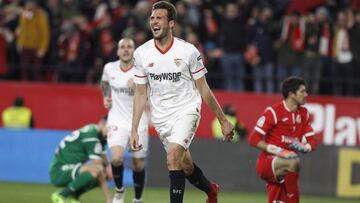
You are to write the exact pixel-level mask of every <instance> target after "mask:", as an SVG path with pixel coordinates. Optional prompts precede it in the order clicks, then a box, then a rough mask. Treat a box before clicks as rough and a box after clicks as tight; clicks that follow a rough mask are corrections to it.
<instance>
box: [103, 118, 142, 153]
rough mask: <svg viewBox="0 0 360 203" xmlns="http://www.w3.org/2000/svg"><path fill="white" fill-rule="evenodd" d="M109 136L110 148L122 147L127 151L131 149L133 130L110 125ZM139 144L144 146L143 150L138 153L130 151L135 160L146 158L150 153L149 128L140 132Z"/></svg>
mask: <svg viewBox="0 0 360 203" xmlns="http://www.w3.org/2000/svg"><path fill="white" fill-rule="evenodd" d="M107 128H108V136H107V143H108V146H109V148H111V147H115V146H121V147H123V148H124V149H125V150H126V149H129V148H130V137H131V129H129V128H125V127H122V126H120V125H113V124H110V123H108V126H107ZM138 133H139V144H140V145H142V147H143V148H142V149H141V150H140V151H137V152H133V151H130V154H131V155H132V157H134V158H145V157H146V156H147V153H148V145H149V130H148V128H142V129H140V128H139V130H138Z"/></svg>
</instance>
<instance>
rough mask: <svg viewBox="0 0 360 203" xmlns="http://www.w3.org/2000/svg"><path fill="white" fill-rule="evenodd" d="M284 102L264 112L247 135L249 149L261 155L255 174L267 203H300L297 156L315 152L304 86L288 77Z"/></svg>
mask: <svg viewBox="0 0 360 203" xmlns="http://www.w3.org/2000/svg"><path fill="white" fill-rule="evenodd" d="M281 91H282V96H283V98H284V100H283V101H281V102H279V103H277V104H275V105H273V106H270V107H268V108H266V109H265V111H264V113H263V115H262V116H261V117H260V118H259V120H258V121H257V123H256V126H255V128H254V130H253V131H252V133H251V134H250V138H249V143H250V145H252V146H254V147H257V148H259V149H261V150H263V151H262V153H261V154H260V155H259V157H258V160H257V163H256V171H257V174H258V175H259V176H260V178H262V179H263V180H264V181H265V182H266V188H267V191H268V202H269V203H273V202H286V203H298V202H299V167H300V160H299V158H298V152H302V153H308V152H311V151H313V150H315V149H316V146H317V143H316V140H315V139H314V131H313V129H312V127H311V126H310V115H309V112H308V111H307V109H306V108H304V107H302V105H303V104H305V99H306V97H307V96H308V94H307V92H306V83H305V81H304V80H303V79H302V78H299V77H289V78H287V79H286V80H285V81H283V83H282V87H281Z"/></svg>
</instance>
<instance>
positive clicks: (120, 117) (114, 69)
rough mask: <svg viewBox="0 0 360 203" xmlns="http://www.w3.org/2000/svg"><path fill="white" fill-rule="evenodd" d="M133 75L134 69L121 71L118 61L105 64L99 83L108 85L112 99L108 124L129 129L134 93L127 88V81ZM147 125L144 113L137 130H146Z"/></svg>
mask: <svg viewBox="0 0 360 203" xmlns="http://www.w3.org/2000/svg"><path fill="white" fill-rule="evenodd" d="M134 73H135V68H134V67H132V68H130V69H128V70H126V71H123V70H121V68H120V60H118V61H115V62H110V63H107V64H105V66H104V70H103V74H102V77H101V81H104V82H108V83H109V84H110V87H111V99H112V106H111V109H110V111H109V115H108V124H114V125H115V124H116V125H120V126H123V127H126V128H129V129H130V128H131V121H132V113H133V98H134V91H133V90H132V89H131V88H130V87H129V86H128V81H129V80H130V79H131V78H134ZM148 124H149V123H148V118H147V116H146V113H143V115H142V117H141V120H140V126H139V128H140V129H144V128H148Z"/></svg>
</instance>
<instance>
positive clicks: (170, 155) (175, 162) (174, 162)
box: [166, 149, 180, 168]
mask: <svg viewBox="0 0 360 203" xmlns="http://www.w3.org/2000/svg"><path fill="white" fill-rule="evenodd" d="M166 159H167V164H168V167H169V168H174V167H175V168H179V167H180V153H179V152H178V151H177V150H176V149H169V150H168V152H167V157H166Z"/></svg>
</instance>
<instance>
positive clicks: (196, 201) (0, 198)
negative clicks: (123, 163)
mask: <svg viewBox="0 0 360 203" xmlns="http://www.w3.org/2000/svg"><path fill="white" fill-rule="evenodd" d="M57 190H58V189H57V188H55V187H53V186H50V185H42V184H28V183H0V203H24V202H28V203H51V202H50V199H49V198H50V195H51V193H52V192H54V191H57ZM132 198H133V189H132V188H126V201H125V203H130V202H131V200H132ZM168 199H169V196H168V190H167V189H166V188H145V192H144V197H143V200H144V203H167V202H169V200H168ZM205 199H206V197H205V195H204V194H203V193H202V192H199V191H197V190H194V189H188V190H186V193H185V197H184V202H185V203H204V202H205ZM80 200H81V202H83V203H103V202H104V198H103V195H102V193H101V191H100V189H95V190H93V191H90V192H88V193H86V194H84V195H83V196H82V197H81V199H80ZM219 202H220V203H265V202H266V197H265V194H257V193H243V192H220V196H219ZM355 202H357V203H359V199H353V200H351V199H337V198H327V197H326V198H325V197H310V196H302V199H301V203H355Z"/></svg>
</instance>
